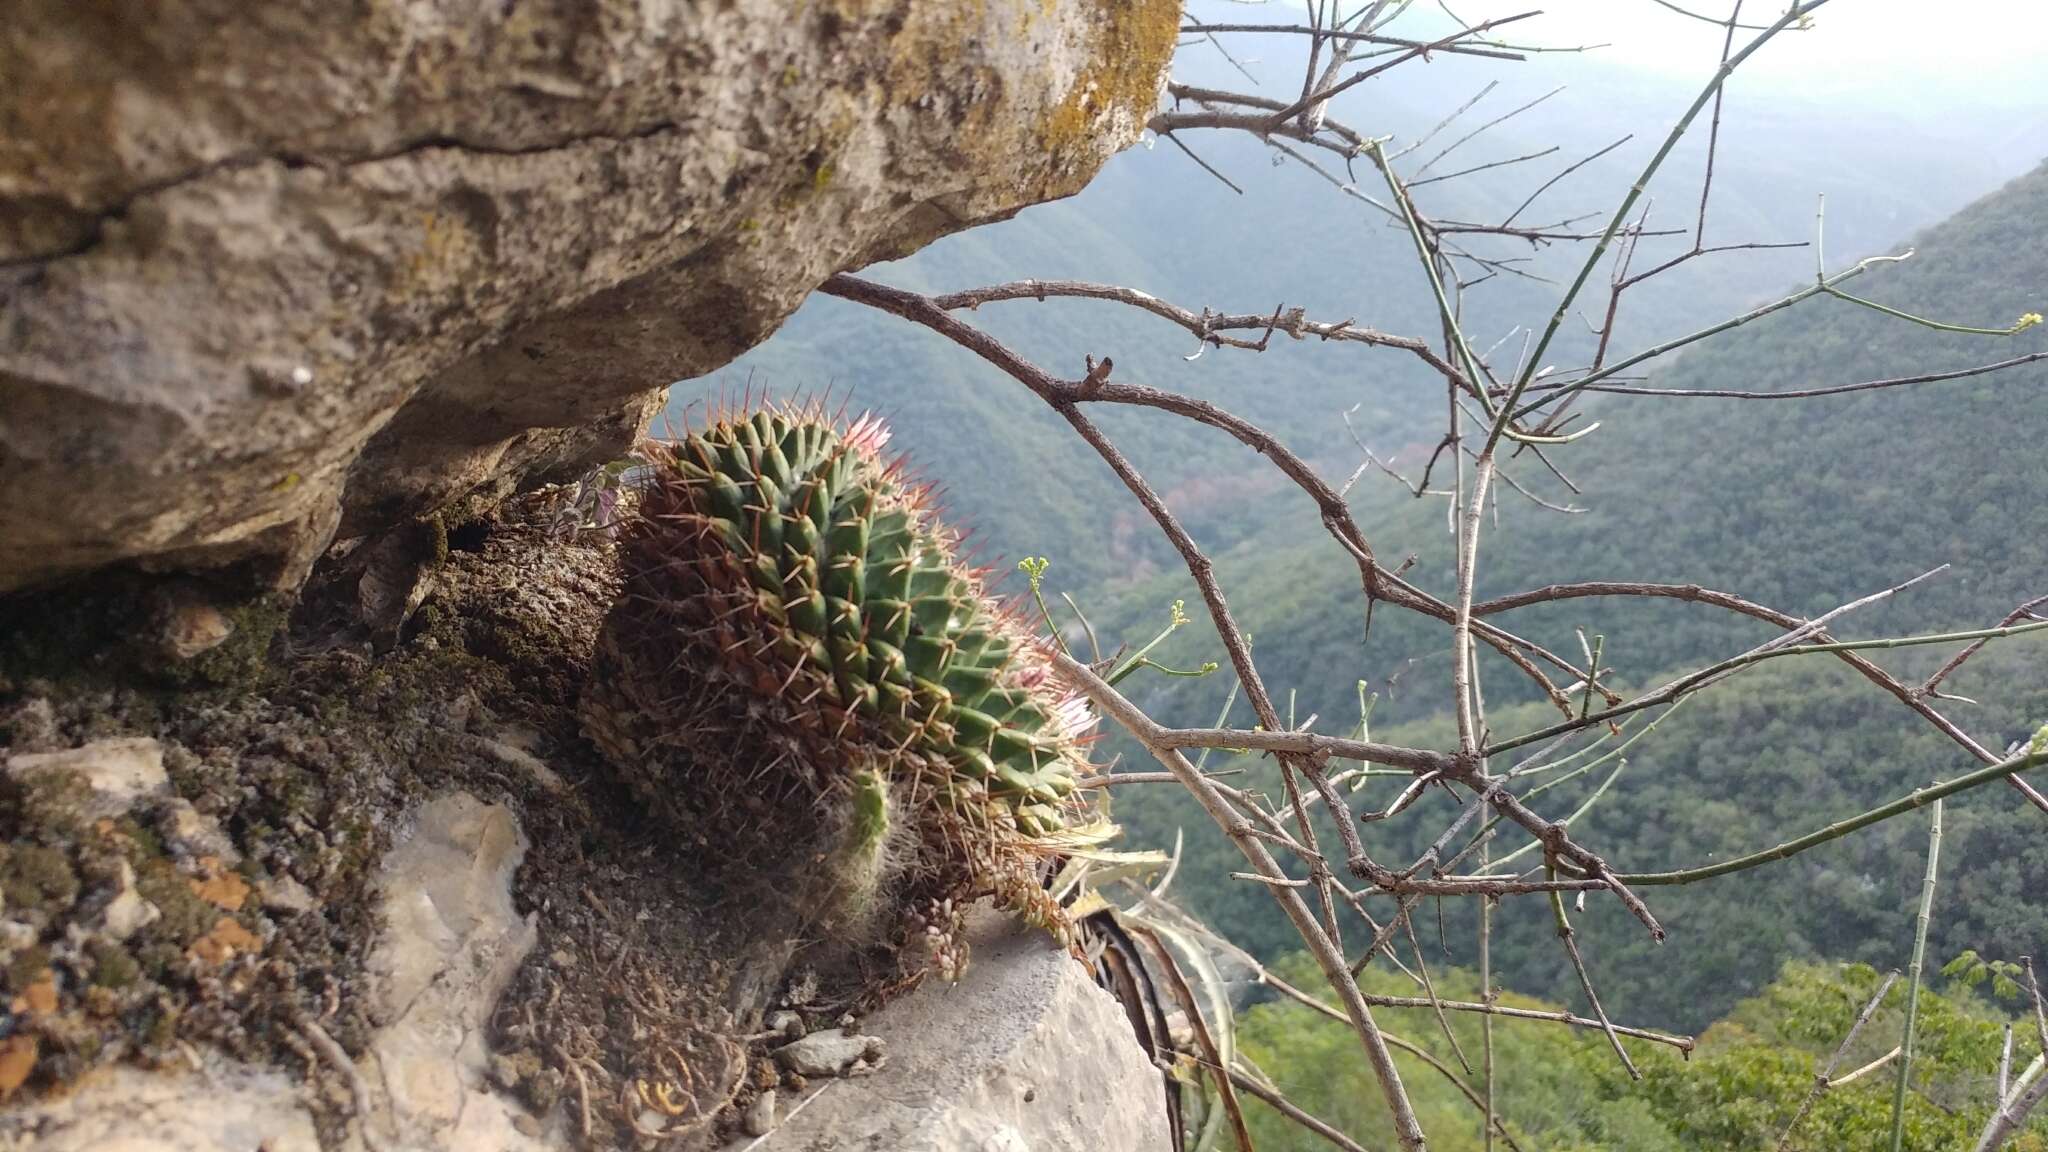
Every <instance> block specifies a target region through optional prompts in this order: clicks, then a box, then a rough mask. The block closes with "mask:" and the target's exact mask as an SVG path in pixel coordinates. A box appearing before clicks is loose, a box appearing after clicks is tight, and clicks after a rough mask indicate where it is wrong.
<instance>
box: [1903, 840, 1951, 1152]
mask: <svg viewBox="0 0 2048 1152" xmlns="http://www.w3.org/2000/svg"><path fill="white" fill-rule="evenodd" d="M1940 862H1941V801H1939V800H1936V801H1935V802H1934V810H1933V812H1932V813H1931V814H1930V815H1929V819H1928V824H1927V879H1926V880H1924V881H1922V882H1921V885H1920V920H1919V923H1918V924H1917V925H1916V926H1915V927H1914V929H1913V966H1912V968H1911V969H1909V970H1908V972H1907V974H1906V1036H1905V1039H1903V1040H1901V1041H1899V1078H1898V1080H1897V1081H1896V1082H1895V1083H1894V1084H1893V1086H1892V1152H1899V1149H1900V1147H1901V1145H1902V1143H1903V1142H1904V1140H1905V1137H1906V1081H1907V1078H1908V1077H1909V1076H1910V1074H1911V1073H1912V1071H1913V1032H1914V1028H1915V1026H1916V1025H1917V1024H1918V1023H1919V1013H1920V972H1921V966H1922V965H1923V964H1925V963H1926V960H1927V921H1928V920H1929V919H1930V918H1931V917H1932V916H1933V915H1934V880H1935V870H1936V868H1937V867H1938V866H1939V865H1940Z"/></svg>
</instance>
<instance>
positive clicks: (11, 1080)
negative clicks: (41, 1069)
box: [0, 1033, 36, 1101]
mask: <svg viewBox="0 0 2048 1152" xmlns="http://www.w3.org/2000/svg"><path fill="white" fill-rule="evenodd" d="M35 1067H36V1038H35V1037H33V1036H23V1035H21V1034H19V1033H16V1034H15V1035H13V1036H9V1037H8V1038H7V1039H5V1040H0V1101H5V1100H6V1099H7V1098H8V1097H10V1096H12V1095H14V1093H15V1090H16V1089H18V1088H20V1087H21V1085H22V1083H23V1082H24V1081H26V1080H27V1079H28V1074H29V1073H30V1072H33V1071H35Z"/></svg>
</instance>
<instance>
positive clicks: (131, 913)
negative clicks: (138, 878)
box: [100, 888, 163, 940]
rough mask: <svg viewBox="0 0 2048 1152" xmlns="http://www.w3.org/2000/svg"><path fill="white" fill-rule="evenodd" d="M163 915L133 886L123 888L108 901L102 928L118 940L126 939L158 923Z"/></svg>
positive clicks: (103, 915) (102, 919)
mask: <svg viewBox="0 0 2048 1152" xmlns="http://www.w3.org/2000/svg"><path fill="white" fill-rule="evenodd" d="M162 915H163V913H162V912H160V911H158V909H157V906H156V905H154V904H152V903H150V902H149V901H147V900H145V899H143V898H142V893H140V892H137V891H136V890H135V889H133V888H123V889H122V890H121V892H120V894H119V895H117V896H115V897H114V898H113V899H112V900H110V901H108V902H107V908H106V911H105V912H104V913H102V918H101V922H100V930H101V931H103V932H105V933H106V934H107V935H109V936H111V937H113V938H114V939H116V940H126V939H128V938H129V937H130V936H133V935H135V934H136V933H137V932H140V931H142V930H143V929H144V928H147V927H149V926H150V925H151V924H154V923H156V922H157V919H158V918H159V917H161V916H162Z"/></svg>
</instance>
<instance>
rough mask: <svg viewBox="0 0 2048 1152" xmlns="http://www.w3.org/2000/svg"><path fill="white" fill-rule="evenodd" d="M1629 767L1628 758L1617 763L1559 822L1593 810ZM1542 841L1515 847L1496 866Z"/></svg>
mask: <svg viewBox="0 0 2048 1152" xmlns="http://www.w3.org/2000/svg"><path fill="white" fill-rule="evenodd" d="M1591 767H1592V765H1590V764H1588V765H1587V766H1586V768H1581V769H1579V770H1578V772H1584V771H1586V769H1587V768H1591ZM1627 767H1628V760H1627V759H1626V758H1624V759H1623V760H1622V762H1621V763H1619V764H1616V765H1615V766H1614V771H1612V772H1609V773H1608V774H1607V779H1605V780H1602V781H1601V782H1600V786H1599V787H1598V788H1595V789H1593V794H1592V795H1591V796H1588V797H1586V802H1585V803H1584V804H1581V805H1579V807H1578V809H1577V810H1576V811H1574V812H1573V813H1572V814H1571V815H1569V816H1567V817H1565V818H1564V819H1563V820H1560V821H1558V823H1560V824H1565V825H1569V824H1571V823H1572V822H1573V821H1575V820H1578V819H1579V818H1580V817H1582V816H1584V815H1585V814H1586V813H1588V812H1590V811H1592V810H1593V805H1595V804H1597V803H1599V802H1600V797H1602V796H1605V795H1606V794H1607V789H1608V788H1609V787H1611V786H1612V785H1613V784H1614V781H1615V780H1616V779H1617V778H1619V777H1620V776H1621V773H1622V771H1623V770H1624V769H1626V768H1627ZM1578 772H1574V773H1572V775H1574V776H1576V775H1578ZM1563 782H1564V778H1563V777H1559V778H1558V779H1556V780H1553V781H1551V783H1552V784H1561V783H1563ZM1546 787H1547V785H1546ZM1531 795H1534V793H1533V792H1532V793H1531ZM1541 843H1542V842H1541V841H1538V840H1531V841H1529V842H1528V843H1527V844H1524V845H1522V846H1521V847H1520V848H1517V849H1515V850H1514V851H1513V852H1510V853H1508V854H1507V855H1505V856H1503V857H1501V858H1500V859H1498V860H1496V861H1494V862H1493V863H1494V866H1496V867H1497V866H1499V865H1502V864H1506V863H1507V862H1509V861H1510V860H1515V859H1519V858H1520V857H1522V856H1524V855H1526V854H1528V852H1529V851H1530V850H1531V849H1533V848H1536V847H1538V846H1539V845H1540V844H1541Z"/></svg>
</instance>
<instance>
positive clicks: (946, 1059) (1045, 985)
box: [758, 912, 1172, 1152]
mask: <svg viewBox="0 0 2048 1152" xmlns="http://www.w3.org/2000/svg"><path fill="white" fill-rule="evenodd" d="M969 939H970V941H971V943H972V947H973V957H972V960H971V962H970V963H969V964H968V967H967V971H966V973H965V974H964V975H963V976H962V977H961V979H960V982H959V983H958V984H957V985H950V986H949V985H945V984H940V983H936V982H929V983H927V984H925V985H924V986H923V987H922V988H920V989H918V990H917V991H916V992H914V993H912V994H911V995H909V996H907V997H905V998H904V999H902V1000H900V1001H898V1002H896V1003H894V1004H891V1005H889V1006H888V1007H886V1008H884V1009H883V1010H882V1011H880V1012H877V1013H876V1014H875V1015H874V1016H873V1017H871V1018H870V1019H869V1020H868V1021H867V1025H868V1027H870V1028H872V1029H873V1030H874V1031H875V1033H876V1035H878V1036H880V1037H882V1038H884V1039H885V1040H887V1041H888V1043H889V1063H888V1065H887V1066H886V1067H884V1068H883V1069H882V1070H881V1071H879V1072H877V1073H875V1074H874V1075H873V1076H870V1077H866V1078H864V1079H860V1080H851V1081H847V1082H845V1083H833V1084H831V1085H829V1087H827V1088H825V1089H824V1090H823V1092H822V1094H821V1095H819V1096H817V1097H816V1098H815V1099H812V1098H810V1097H808V1096H807V1097H806V1098H805V1102H804V1107H803V1110H802V1111H800V1112H799V1111H796V1109H795V1108H794V1107H792V1108H791V1109H790V1111H791V1113H792V1114H791V1115H790V1116H788V1117H787V1118H786V1119H785V1120H784V1121H783V1123H782V1125H781V1127H779V1128H777V1129H776V1130H775V1131H774V1133H772V1134H771V1135H770V1136H769V1137H768V1138H767V1139H766V1140H765V1141H763V1142H762V1144H761V1146H760V1148H759V1150H758V1152H812V1150H814V1149H823V1148H833V1149H882V1148H887V1149H891V1150H892V1152H956V1150H961V1149H972V1150H975V1152H982V1150H984V1149H986V1150H999V1152H1025V1150H1028V1152H1172V1148H1171V1138H1170V1136H1169V1134H1168V1130H1167V1124H1166V1096H1165V1093H1164V1092H1163V1091H1162V1090H1161V1086H1160V1077H1159V1071H1158V1069H1156V1068H1154V1067H1153V1066H1152V1065H1151V1063H1150V1062H1149V1061H1147V1060H1146V1058H1145V1055H1144V1052H1143V1051H1142V1050H1141V1049H1140V1048H1139V1047H1138V1042H1137V1038H1136V1037H1135V1036H1133V1035H1132V1034H1131V1026H1130V1022H1129V1020H1128V1019H1127V1018H1126V1017H1125V1015H1124V1012H1123V1008H1122V1007H1121V1006H1120V1005H1119V1004H1118V1003H1117V1002H1116V1000H1115V999H1114V998H1113V997H1111V996H1110V995H1109V994H1108V993H1106V992H1104V991H1102V990H1101V989H1100V988H1097V987H1096V986H1095V984H1094V983H1093V982H1092V981H1091V980H1090V979H1089V978H1088V974H1087V971H1086V970H1085V969H1083V968H1082V967H1081V965H1080V964H1078V963H1076V962H1075V961H1074V960H1073V958H1072V957H1070V956H1068V955H1067V954H1066V953H1064V952H1062V951H1061V950H1059V949H1058V948H1055V947H1054V946H1053V945H1052V943H1051V941H1049V940H1048V939H1047V938H1046V937H1045V935H1044V934H1043V933H1041V932H1038V931H1036V930H1031V929H1026V928H1023V927H1022V926H1020V925H1017V924H1016V923H1014V922H1013V921H1011V920H1010V919H1008V918H1005V917H997V916H994V915H992V914H988V913H982V912H978V913H977V914H976V915H975V916H973V917H972V918H971V919H970V924H969Z"/></svg>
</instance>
